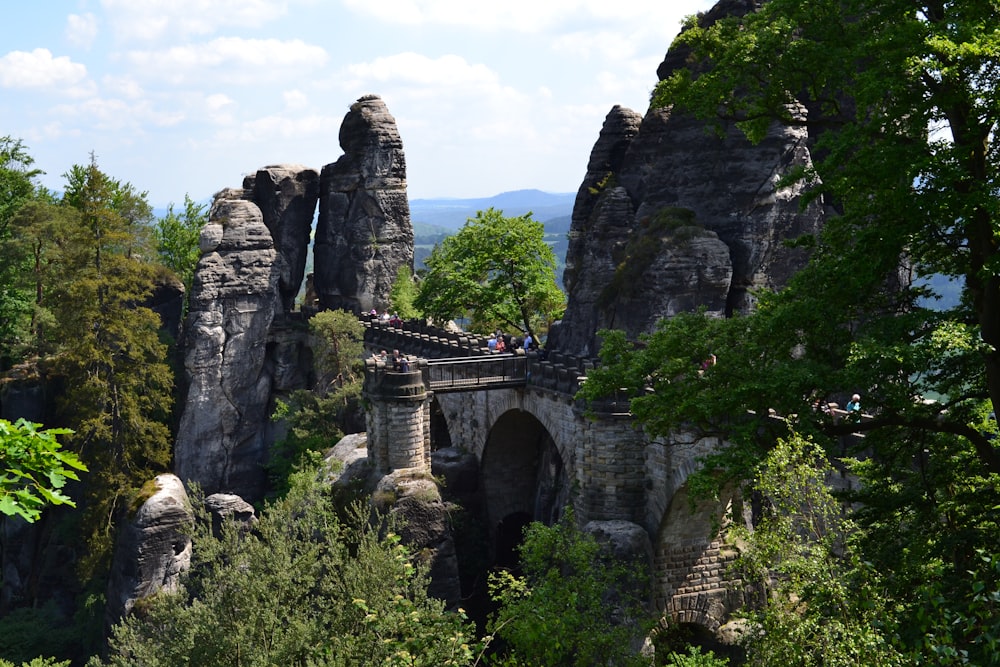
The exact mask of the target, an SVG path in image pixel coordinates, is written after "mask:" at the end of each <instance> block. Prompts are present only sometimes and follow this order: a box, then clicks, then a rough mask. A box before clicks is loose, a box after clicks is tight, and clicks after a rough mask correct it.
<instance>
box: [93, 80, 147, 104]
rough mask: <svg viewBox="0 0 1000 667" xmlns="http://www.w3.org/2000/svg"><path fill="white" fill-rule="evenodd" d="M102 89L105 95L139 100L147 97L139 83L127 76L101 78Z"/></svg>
mask: <svg viewBox="0 0 1000 667" xmlns="http://www.w3.org/2000/svg"><path fill="white" fill-rule="evenodd" d="M101 88H102V89H103V91H104V92H105V93H111V94H112V95H117V96H119V97H125V98H128V99H132V100H137V99H139V98H141V97H143V96H144V95H145V91H144V90H143V89H142V86H141V85H139V83H138V82H137V81H136V80H135V79H133V78H131V77H127V76H111V75H108V76H105V77H102V78H101Z"/></svg>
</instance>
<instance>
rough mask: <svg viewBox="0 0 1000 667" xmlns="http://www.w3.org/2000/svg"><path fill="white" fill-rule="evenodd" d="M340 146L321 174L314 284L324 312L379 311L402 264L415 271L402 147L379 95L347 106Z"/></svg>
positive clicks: (394, 123)
mask: <svg viewBox="0 0 1000 667" xmlns="http://www.w3.org/2000/svg"><path fill="white" fill-rule="evenodd" d="M340 145H341V147H342V148H343V149H344V155H343V156H341V158H340V159H339V160H337V161H336V162H334V163H333V164H328V165H326V166H325V167H323V170H322V172H321V176H320V200H319V220H318V223H317V228H316V241H315V247H314V249H313V256H314V264H315V268H314V287H315V290H316V294H317V297H318V300H319V306H320V307H321V308H342V309H345V310H351V311H354V312H356V313H360V312H362V311H368V310H370V309H372V308H375V309H378V310H383V309H385V308H386V307H387V306H388V298H389V291H390V289H391V288H392V283H393V281H394V280H395V279H396V273H397V271H398V270H399V267H401V266H409V267H411V268H412V266H413V226H412V225H411V224H410V204H409V201H408V200H407V197H406V159H405V156H404V154H403V143H402V140H401V139H400V137H399V132H398V130H397V129H396V121H395V119H394V118H393V117H392V116H391V115H390V114H389V111H388V109H387V108H386V106H385V103H384V102H383V101H382V100H381V98H379V97H378V96H376V95H366V96H365V97H362V98H360V99H359V100H358V101H357V102H356V103H354V104H353V105H352V106H351V110H350V111H349V112H348V114H347V115H346V116H345V118H344V122H343V124H342V125H341V128H340Z"/></svg>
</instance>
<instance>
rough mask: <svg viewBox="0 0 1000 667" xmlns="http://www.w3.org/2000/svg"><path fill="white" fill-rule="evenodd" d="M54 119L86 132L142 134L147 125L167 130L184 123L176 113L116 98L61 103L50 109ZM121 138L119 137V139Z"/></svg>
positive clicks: (143, 101) (145, 103) (178, 113)
mask: <svg viewBox="0 0 1000 667" xmlns="http://www.w3.org/2000/svg"><path fill="white" fill-rule="evenodd" d="M53 112H54V114H55V115H56V116H59V117H61V118H64V119H65V120H64V124H65V125H67V126H69V125H72V126H81V127H87V128H88V129H89V130H98V131H102V132H104V131H111V132H122V131H125V130H128V131H130V132H133V133H134V132H140V133H141V132H142V131H143V128H144V127H145V126H147V125H152V126H155V127H171V126H174V125H177V124H178V123H180V122H181V121H182V120H184V117H185V116H184V114H183V113H181V112H178V111H158V110H156V109H154V108H153V107H152V105H151V104H150V103H149V102H148V101H145V100H141V101H138V102H129V101H126V100H122V99H117V98H108V99H102V98H96V97H95V98H91V99H89V100H85V101H83V102H80V103H78V104H64V105H59V106H56V107H54V108H53ZM119 138H123V137H119Z"/></svg>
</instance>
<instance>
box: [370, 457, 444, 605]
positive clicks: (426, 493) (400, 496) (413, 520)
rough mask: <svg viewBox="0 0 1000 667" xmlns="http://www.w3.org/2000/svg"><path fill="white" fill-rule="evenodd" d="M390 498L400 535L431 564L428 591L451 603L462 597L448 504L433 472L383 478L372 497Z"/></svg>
mask: <svg viewBox="0 0 1000 667" xmlns="http://www.w3.org/2000/svg"><path fill="white" fill-rule="evenodd" d="M380 499H390V500H391V507H390V508H389V512H390V514H392V515H393V516H395V517H398V518H399V519H400V520H401V522H402V523H401V526H402V528H401V529H400V537H401V538H402V540H403V543H404V544H406V545H407V546H408V547H409V548H410V549H411V550H412V551H413V552H414V553H419V554H421V558H422V559H423V560H424V562H426V563H427V564H428V565H429V566H430V584H429V586H428V589H427V592H428V593H429V594H430V595H432V596H433V597H436V598H438V599H440V600H444V601H445V602H446V603H447V604H448V605H456V604H458V602H459V600H461V597H462V587H461V583H460V581H459V577H458V557H457V556H456V554H455V540H454V537H453V536H452V533H451V522H450V518H449V515H448V508H447V506H446V505H445V504H444V503H443V502H442V501H441V494H440V491H439V489H438V487H437V484H436V483H435V481H434V480H433V479H432V478H431V477H430V475H426V473H425V474H423V475H420V474H417V475H414V473H413V471H412V470H409V469H401V470H394V471H393V472H391V473H389V474H388V475H385V476H384V477H382V478H381V479H380V480H379V482H378V485H377V487H376V489H375V494H374V495H373V500H374V501H375V502H376V503H378V502H379V501H380Z"/></svg>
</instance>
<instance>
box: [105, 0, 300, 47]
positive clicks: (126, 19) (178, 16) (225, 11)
mask: <svg viewBox="0 0 1000 667" xmlns="http://www.w3.org/2000/svg"><path fill="white" fill-rule="evenodd" d="M101 5H102V6H103V7H104V10H105V11H106V12H107V14H108V16H109V20H110V23H111V27H112V29H113V30H114V32H115V36H116V37H117V38H118V39H119V40H120V41H151V40H158V39H160V38H162V37H167V36H169V37H171V38H175V39H176V38H185V37H190V36H192V35H195V36H204V35H211V34H214V33H215V32H217V31H218V29H219V28H221V27H249V28H256V27H260V26H263V25H265V24H266V23H267V22H268V21H272V20H274V19H276V18H278V17H281V16H284V15H285V14H287V13H288V2H287V1H286V0H142V1H141V2H137V1H136V0H101Z"/></svg>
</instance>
